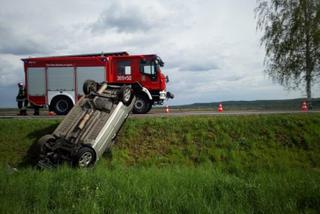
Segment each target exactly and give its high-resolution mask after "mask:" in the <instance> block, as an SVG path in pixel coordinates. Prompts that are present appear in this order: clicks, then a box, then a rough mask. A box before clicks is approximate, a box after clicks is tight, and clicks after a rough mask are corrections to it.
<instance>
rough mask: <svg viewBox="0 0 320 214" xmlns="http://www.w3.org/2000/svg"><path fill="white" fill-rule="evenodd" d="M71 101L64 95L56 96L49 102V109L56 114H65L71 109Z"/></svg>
mask: <svg viewBox="0 0 320 214" xmlns="http://www.w3.org/2000/svg"><path fill="white" fill-rule="evenodd" d="M72 107H73V102H72V101H71V99H70V98H68V97H66V96H58V97H55V98H53V100H52V101H51V104H50V110H52V111H54V112H55V113H56V114H57V115H66V114H68V112H69V111H70V110H71V109H72Z"/></svg>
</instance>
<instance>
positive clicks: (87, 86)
mask: <svg viewBox="0 0 320 214" xmlns="http://www.w3.org/2000/svg"><path fill="white" fill-rule="evenodd" d="M82 89H83V93H84V94H85V95H87V94H90V93H91V92H96V91H97V90H98V84H97V83H96V82H95V81H94V80H86V81H85V82H84V83H83V88H82Z"/></svg>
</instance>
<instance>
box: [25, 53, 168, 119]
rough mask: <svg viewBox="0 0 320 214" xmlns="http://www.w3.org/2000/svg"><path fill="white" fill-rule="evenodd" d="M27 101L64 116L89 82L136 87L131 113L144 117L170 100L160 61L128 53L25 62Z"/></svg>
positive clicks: (155, 57) (59, 57)
mask: <svg viewBox="0 0 320 214" xmlns="http://www.w3.org/2000/svg"><path fill="white" fill-rule="evenodd" d="M22 61H23V62H24V71H25V82H26V87H27V98H28V100H29V102H30V103H31V104H32V105H34V106H39V107H49V109H50V110H51V111H54V112H55V113H56V114H58V115H65V114H67V113H68V112H69V110H70V109H71V108H72V107H73V106H74V104H75V103H76V102H77V101H78V100H79V99H80V98H81V96H83V90H82V85H83V83H84V82H85V81H86V80H88V79H90V80H94V81H97V82H102V81H105V82H107V83H108V84H111V85H119V86H122V85H126V86H130V87H135V86H137V85H139V87H142V90H141V92H140V93H139V94H137V95H136V98H137V99H136V102H135V104H134V108H133V112H134V113H138V114H144V113H147V112H149V111H150V109H151V108H152V106H153V105H161V104H163V102H164V100H166V99H169V98H173V97H174V96H173V94H172V93H170V92H167V91H166V83H167V82H168V81H169V79H168V77H167V76H165V75H164V74H163V73H162V71H161V67H163V65H164V63H163V61H162V60H161V58H160V57H158V56H157V55H154V54H150V55H129V54H128V53H127V52H115V53H96V54H84V55H68V56H50V57H37V58H25V59H22Z"/></svg>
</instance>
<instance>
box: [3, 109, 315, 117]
mask: <svg viewBox="0 0 320 214" xmlns="http://www.w3.org/2000/svg"><path fill="white" fill-rule="evenodd" d="M319 112H320V111H309V112H302V111H224V112H217V111H203V110H184V111H175V110H173V111H171V112H169V113H165V112H163V111H159V110H154V111H151V112H150V113H148V114H131V115H130V117H131V118H145V117H184V116H226V115H267V114H306V113H319ZM62 118H64V116H58V115H54V116H49V115H48V113H47V112H46V111H42V112H41V113H40V116H33V115H32V112H30V113H29V115H28V116H17V115H16V111H0V119H62Z"/></svg>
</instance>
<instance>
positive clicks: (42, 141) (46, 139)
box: [37, 134, 56, 154]
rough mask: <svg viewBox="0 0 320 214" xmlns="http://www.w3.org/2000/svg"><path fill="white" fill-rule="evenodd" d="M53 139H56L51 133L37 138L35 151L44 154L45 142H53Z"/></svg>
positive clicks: (45, 149)
mask: <svg viewBox="0 0 320 214" xmlns="http://www.w3.org/2000/svg"><path fill="white" fill-rule="evenodd" d="M55 140H56V139H55V137H54V136H53V135H51V134H47V135H44V136H42V137H41V138H40V139H39V140H38V144H37V153H38V154H45V153H46V152H47V147H46V144H47V143H50V142H54V141H55Z"/></svg>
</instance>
